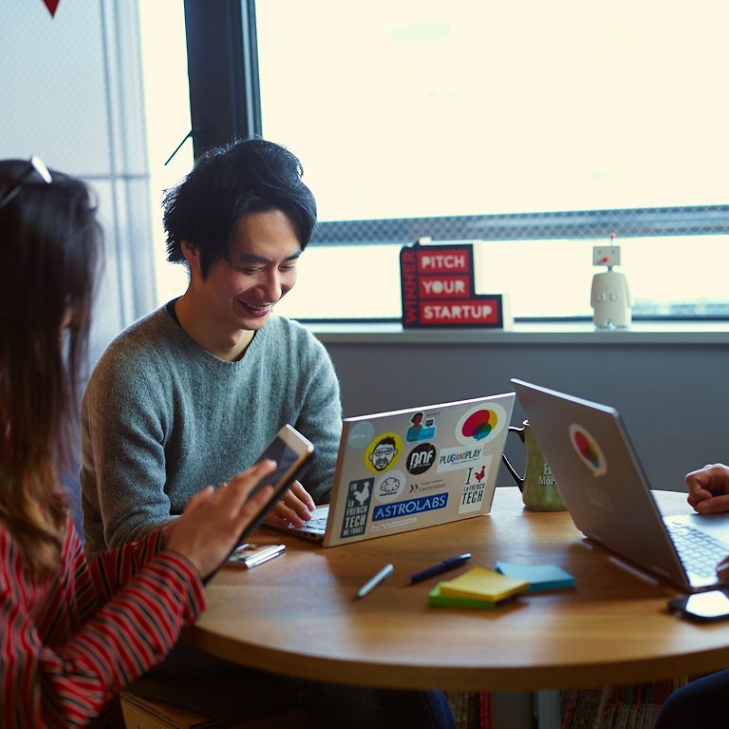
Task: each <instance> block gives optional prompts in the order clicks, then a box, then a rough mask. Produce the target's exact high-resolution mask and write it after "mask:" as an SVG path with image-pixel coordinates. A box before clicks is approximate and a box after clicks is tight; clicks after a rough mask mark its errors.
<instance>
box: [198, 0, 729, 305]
mask: <svg viewBox="0 0 729 729" xmlns="http://www.w3.org/2000/svg"><path fill="white" fill-rule="evenodd" d="M242 5H243V6H245V7H246V8H250V7H251V6H252V5H253V0H248V1H247V3H242ZM728 21H729V6H727V5H726V4H725V3H722V2H718V1H708V0H707V2H704V3H700V4H693V5H687V4H680V5H674V6H671V5H669V6H667V5H666V4H665V3H660V2H658V0H644V2H642V3H638V4H636V3H634V2H631V1H630V0H614V1H613V2H611V3H608V4H606V3H600V2H597V0H588V1H587V2H585V0H553V1H552V2H550V3H543V2H541V0H521V1H520V2H514V3H497V2H495V0H453V2H450V3H443V2H442V1H441V0H398V1H397V2H392V0H368V2H366V3H364V2H361V3H341V2H337V1H336V0H308V1H307V2H306V3H301V2H298V0H265V2H258V3H255V24H252V25H251V27H255V30H256V33H255V44H254V47H257V60H258V85H257V87H256V88H255V89H254V90H256V91H257V90H258V89H260V98H259V99H258V101H259V102H260V117H261V119H260V121H261V130H262V133H263V135H264V136H265V137H266V138H269V139H272V140H274V141H278V142H281V143H282V144H285V145H286V146H288V147H289V148H290V149H291V150H292V151H294V152H295V153H296V154H297V155H298V156H299V157H300V158H301V160H302V162H303V164H304V168H305V180H306V181H307V183H308V184H309V185H310V187H311V188H312V189H313V191H314V193H315V194H316V196H317V200H318V203H319V209H320V221H321V223H320V226H319V229H318V231H317V234H316V236H315V243H314V244H312V247H311V248H310V250H309V251H307V254H306V255H305V256H304V257H303V258H302V264H301V265H302V276H301V277H300V283H299V284H298V285H297V288H296V290H295V291H294V292H292V294H291V295H290V296H289V297H288V298H287V300H285V301H284V302H282V305H281V306H280V307H279V309H278V310H279V311H280V312H281V313H287V314H289V315H291V316H296V317H298V318H323V319H337V318H399V316H400V290H399V274H398V263H397V254H398V251H399V248H400V247H401V246H402V245H404V244H407V243H410V242H413V241H414V240H415V239H417V238H418V237H420V236H423V235H427V236H431V237H432V238H433V240H434V241H437V242H443V241H448V240H456V239H460V240H464V239H465V240H474V241H483V242H479V243H478V244H477V255H478V257H479V260H480V261H481V266H480V269H479V278H480V286H481V291H482V292H484V293H500V292H505V293H509V294H510V296H511V303H512V311H513V313H514V315H515V316H516V317H518V318H519V317H520V318H532V317H589V316H591V308H590V301H589V299H590V284H591V278H592V275H593V274H594V273H597V272H599V269H597V268H595V267H593V265H592V246H593V245H604V244H607V243H608V242H609V235H610V234H611V233H615V234H616V235H617V239H616V241H615V242H616V244H618V245H620V246H621V254H622V265H621V266H620V268H619V269H618V270H621V271H623V272H624V273H625V274H626V275H627V277H628V281H629V284H630V288H631V293H632V298H633V304H634V308H633V315H634V317H635V318H638V317H641V316H644V317H653V316H671V317H673V316H680V317H684V316H686V317H724V316H726V315H727V314H729V295H728V294H727V293H726V291H725V289H726V286H725V284H724V281H723V278H722V276H721V275H720V272H721V271H722V270H726V265H727V264H728V263H729V246H727V243H728V242H729V240H727V236H728V235H729V206H728V205H726V204H724V203H725V201H726V199H727V190H729V179H727V177H728V175H729V173H728V172H727V171H728V170H729V146H728V145H726V144H724V140H723V131H724V130H723V126H724V116H725V115H724V114H723V99H722V94H721V89H722V88H723V77H722V76H723V69H724V68H726V66H727V62H728V61H729V50H728V49H727V47H726V44H725V43H724V42H723V37H722V32H723V29H724V28H725V27H726V26H727V22H728ZM204 60H205V59H198V60H197V61H195V59H193V62H197V63H200V62H204Z"/></svg>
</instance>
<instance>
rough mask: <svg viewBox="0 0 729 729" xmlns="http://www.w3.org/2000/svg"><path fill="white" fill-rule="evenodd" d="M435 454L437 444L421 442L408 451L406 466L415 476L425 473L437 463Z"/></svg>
mask: <svg viewBox="0 0 729 729" xmlns="http://www.w3.org/2000/svg"><path fill="white" fill-rule="evenodd" d="M435 454H436V450H435V446H434V445H433V444H432V443H421V444H420V445H418V446H415V448H413V449H412V450H411V451H410V453H408V457H407V460H406V461H405V468H407V471H408V473H412V474H413V475H414V476H418V475H420V474H421V473H425V472H426V471H427V470H428V469H429V468H430V467H431V466H432V465H433V464H434V463H435Z"/></svg>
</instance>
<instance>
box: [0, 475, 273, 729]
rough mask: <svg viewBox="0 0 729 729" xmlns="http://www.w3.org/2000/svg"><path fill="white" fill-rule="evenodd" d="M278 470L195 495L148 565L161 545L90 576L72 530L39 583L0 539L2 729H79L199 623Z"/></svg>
mask: <svg viewBox="0 0 729 729" xmlns="http://www.w3.org/2000/svg"><path fill="white" fill-rule="evenodd" d="M274 467H275V463H274V462H273V461H264V462H262V463H259V464H257V465H256V466H254V467H252V468H249V469H247V470H246V471H244V472H242V473H239V474H237V475H236V476H235V477H234V478H232V479H231V480H230V483H227V484H224V485H223V486H221V487H220V488H219V489H218V490H217V491H214V490H213V489H212V488H208V489H204V490H203V491H201V492H199V493H198V494H196V495H195V496H194V497H193V498H192V499H191V500H190V502H189V503H188V505H187V506H186V507H185V510H184V513H183V514H182V515H181V516H180V517H179V519H177V520H176V521H175V523H174V525H173V526H172V527H169V528H168V529H167V530H166V533H165V534H164V535H163V538H164V541H165V546H164V549H163V551H160V552H157V553H156V554H154V552H155V550H156V549H158V548H159V547H160V546H161V542H160V537H159V535H153V536H151V537H150V538H149V539H148V540H146V542H145V543H144V544H131V545H127V546H125V547H124V548H123V549H121V550H119V551H118V552H116V553H115V554H112V555H108V556H107V555H104V557H103V558H102V559H101V560H99V561H98V562H97V563H96V564H95V566H94V567H93V568H91V569H90V568H89V564H88V562H87V558H86V555H85V552H84V551H83V547H82V545H81V540H80V539H79V537H78V535H77V534H76V531H75V529H74V528H73V525H72V523H71V522H70V520H69V523H68V526H67V533H66V538H65V541H64V545H63V551H62V571H61V574H60V575H59V576H58V577H57V578H52V579H46V580H44V581H42V582H38V583H36V582H34V581H33V580H32V579H30V578H29V577H28V575H27V571H26V570H25V567H24V564H23V561H22V559H21V556H20V553H19V550H18V549H17V547H16V546H15V545H13V544H12V542H11V539H10V537H9V535H8V533H7V532H0V720H2V721H0V726H3V727H22V728H23V729H25V727H31V726H32V727H35V726H57V727H67V726H84V725H86V724H88V723H90V721H91V720H92V719H93V718H95V717H97V716H98V715H99V714H100V713H101V711H102V710H103V708H104V706H105V705H107V704H108V702H109V701H110V699H111V698H112V697H113V696H114V694H116V693H117V692H118V691H119V690H121V688H123V687H124V686H125V685H126V684H128V683H130V682H131V681H133V680H134V679H136V678H138V677H139V676H140V675H142V673H144V672H145V671H146V670H148V669H149V668H151V667H152V666H154V665H156V664H157V663H159V662H160V661H161V660H162V659H163V658H164V657H165V656H166V655H167V653H168V652H169V651H170V649H171V648H172V646H173V645H174V644H175V643H176V642H177V639H178V638H179V635H180V631H181V630H182V628H183V626H185V625H187V624H189V623H191V622H193V621H194V620H195V619H196V618H197V617H198V616H199V615H200V613H201V612H202V611H203V609H204V607H205V597H204V592H203V587H202V578H204V577H209V576H210V575H211V574H213V573H214V572H215V570H217V568H218V567H219V566H220V564H221V562H222V561H223V560H224V559H225V558H226V556H227V555H228V554H230V552H231V550H232V549H233V547H234V546H235V544H236V542H237V540H238V538H239V536H240V534H241V531H242V530H243V529H244V528H245V526H247V525H248V524H250V522H251V520H252V519H253V518H255V515H256V514H257V513H258V512H259V510H260V509H261V508H262V507H263V505H264V504H265V503H266V502H267V501H268V499H270V498H271V495H272V489H271V487H270V486H266V487H264V488H262V489H260V490H259V491H258V492H257V493H256V494H255V495H251V494H252V491H253V489H254V488H255V487H256V485H257V484H258V483H259V482H260V481H261V480H265V479H266V478H267V477H268V476H270V475H271V473H272V472H273V470H274ZM153 554H154V556H152V555H153ZM45 593H47V594H45ZM109 595H113V597H111V599H107V598H108V596H109ZM41 602H42V603H43V604H42V606H41V607H40V608H39V605H40V603H41ZM36 621H39V622H38V623H37V622H36ZM39 624H42V625H43V626H44V629H40V628H39V627H38V625H39Z"/></svg>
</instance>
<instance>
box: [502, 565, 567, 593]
mask: <svg viewBox="0 0 729 729" xmlns="http://www.w3.org/2000/svg"><path fill="white" fill-rule="evenodd" d="M494 569H495V571H496V572H498V573H500V574H502V575H506V576H507V577H513V578H514V579H515V580H525V581H526V582H528V583H529V587H528V588H527V589H526V591H525V592H541V591H543V590H561V589H564V588H566V587H574V586H575V578H574V577H572V575H571V574H570V573H569V572H565V571H564V570H563V569H562V568H561V567H558V566H557V565H556V564H513V563H511V562H497V563H496V567H495V568H494Z"/></svg>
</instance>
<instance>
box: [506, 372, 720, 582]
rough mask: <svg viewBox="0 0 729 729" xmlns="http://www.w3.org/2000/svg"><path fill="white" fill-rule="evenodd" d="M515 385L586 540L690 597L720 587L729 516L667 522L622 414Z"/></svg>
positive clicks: (687, 517) (675, 518)
mask: <svg viewBox="0 0 729 729" xmlns="http://www.w3.org/2000/svg"><path fill="white" fill-rule="evenodd" d="M511 382H512V383H513V385H514V388H515V390H516V395H517V397H518V399H519V403H520V404H521V406H522V407H523V408H524V412H525V413H526V415H527V417H528V418H529V423H530V425H531V427H532V428H533V431H534V433H535V435H536V437H537V440H538V441H539V445H540V446H541V448H542V451H543V452H544V456H545V458H546V460H547V462H548V463H549V466H550V468H551V469H552V473H554V476H555V478H556V480H557V483H558V485H559V490H560V493H561V494H562V498H563V499H564V502H565V504H566V505H567V508H568V509H569V512H570V515H571V517H572V520H573V521H574V523H575V526H576V527H577V528H578V529H579V530H580V531H581V532H582V533H583V534H584V535H585V536H586V537H588V538H589V539H592V540H594V541H596V542H598V543H600V544H602V545H603V546H604V547H607V549H609V550H611V551H612V552H615V553H616V554H618V555H620V556H621V557H624V558H625V559H627V560H628V561H630V562H632V563H633V564H635V565H637V566H639V567H641V568H643V569H644V570H646V571H647V572H650V573H652V574H653V575H657V576H659V577H664V578H666V579H668V580H669V581H670V582H673V583H674V584H675V585H678V586H679V587H681V588H682V589H684V590H686V591H688V592H695V591H697V590H702V589H707V588H710V587H715V586H716V585H717V584H718V582H719V580H718V578H717V575H716V565H717V563H718V562H719V561H720V560H721V559H723V558H724V557H726V556H727V555H729V515H726V514H720V515H715V516H699V515H698V514H690V515H684V516H669V517H663V516H662V515H661V513H660V511H659V509H658V505H657V504H656V501H655V498H654V497H653V494H652V492H651V489H650V486H649V484H648V480H647V478H646V476H645V473H644V471H643V468H642V466H641V464H640V462H639V460H638V456H637V454H636V452H635V450H634V448H633V446H632V444H631V442H630V439H629V436H628V433H627V431H626V429H625V426H624V425H623V422H622V420H621V418H620V415H619V414H618V412H617V410H615V409H614V408H611V407H608V406H606V405H599V404H597V403H594V402H590V401H588V400H582V399H580V398H577V397H573V396H571V395H567V394H565V393H561V392H557V391H555V390H549V389H547V388H544V387H539V386H538V385H534V384H531V383H528V382H523V381H521V380H515V379H512V380H511ZM677 480H678V479H677ZM681 484H683V479H681Z"/></svg>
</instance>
